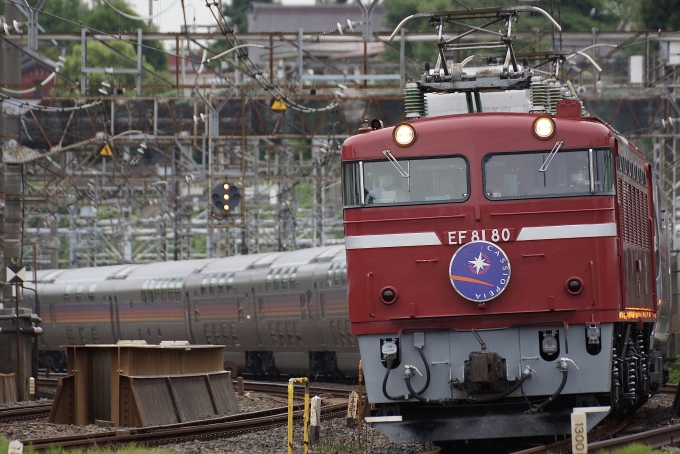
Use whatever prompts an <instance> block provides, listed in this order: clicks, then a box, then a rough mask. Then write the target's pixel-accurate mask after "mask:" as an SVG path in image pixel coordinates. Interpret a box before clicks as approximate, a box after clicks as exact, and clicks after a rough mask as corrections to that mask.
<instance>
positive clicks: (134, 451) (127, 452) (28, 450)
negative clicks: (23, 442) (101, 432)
mask: <svg viewBox="0 0 680 454" xmlns="http://www.w3.org/2000/svg"><path fill="white" fill-rule="evenodd" d="M8 448H9V441H8V440H7V439H5V438H2V437H0V452H7V450H8ZM43 452H44V453H46V454H66V453H67V452H68V454H173V453H174V454H176V451H172V450H170V449H160V448H153V449H151V448H142V447H137V446H128V447H121V448H119V449H114V448H111V449H104V448H97V449H89V450H87V451H83V450H80V449H76V450H73V451H71V450H69V451H64V450H63V449H61V448H52V449H49V450H47V451H43ZM37 453H38V451H36V450H34V449H33V448H32V447H30V446H24V454H37Z"/></svg>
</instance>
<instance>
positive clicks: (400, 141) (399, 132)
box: [392, 123, 416, 147]
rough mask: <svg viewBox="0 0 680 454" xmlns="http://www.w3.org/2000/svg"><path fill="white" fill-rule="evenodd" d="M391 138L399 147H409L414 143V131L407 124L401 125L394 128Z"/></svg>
mask: <svg viewBox="0 0 680 454" xmlns="http://www.w3.org/2000/svg"><path fill="white" fill-rule="evenodd" d="M392 137H393V138H394V142H395V143H396V144H397V145H399V146H400V147H409V146H411V145H413V142H415V141H416V130H415V129H413V126H411V125H410V124H408V123H401V124H399V125H397V126H396V127H395V128H394V132H393V133H392Z"/></svg>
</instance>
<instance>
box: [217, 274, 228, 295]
mask: <svg viewBox="0 0 680 454" xmlns="http://www.w3.org/2000/svg"><path fill="white" fill-rule="evenodd" d="M226 286H227V275H226V274H220V277H219V278H217V293H224V291H225V287H226Z"/></svg>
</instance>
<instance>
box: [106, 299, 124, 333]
mask: <svg viewBox="0 0 680 454" xmlns="http://www.w3.org/2000/svg"><path fill="white" fill-rule="evenodd" d="M107 298H108V300H109V312H110V314H111V333H112V334H113V342H114V343H115V342H118V341H119V340H121V335H120V316H119V314H118V299H117V298H115V295H114V296H111V294H109V296H108V297H107Z"/></svg>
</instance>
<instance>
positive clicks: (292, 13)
mask: <svg viewBox="0 0 680 454" xmlns="http://www.w3.org/2000/svg"><path fill="white" fill-rule="evenodd" d="M384 14H385V8H384V7H383V6H382V5H378V6H377V7H376V8H375V9H374V10H373V17H372V23H373V31H375V32H378V31H387V29H386V28H385V27H383V25H382V17H383V15H384ZM348 19H349V20H351V21H354V22H360V21H362V20H363V15H362V10H361V7H359V6H358V5H356V4H354V3H348V4H344V5H343V4H335V5H279V4H273V3H253V11H252V12H250V13H248V32H250V33H257V32H284V33H291V32H297V31H298V30H299V29H302V30H303V31H304V32H305V33H317V32H324V31H330V30H335V29H337V27H338V23H339V24H341V25H347V20H348ZM362 30H363V26H359V27H358V29H355V31H357V32H360V31H362Z"/></svg>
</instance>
